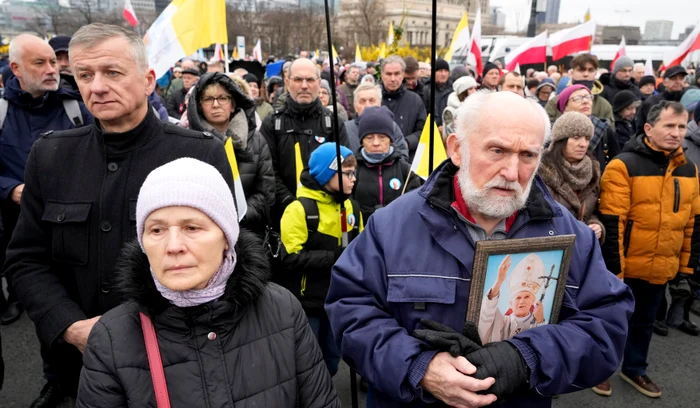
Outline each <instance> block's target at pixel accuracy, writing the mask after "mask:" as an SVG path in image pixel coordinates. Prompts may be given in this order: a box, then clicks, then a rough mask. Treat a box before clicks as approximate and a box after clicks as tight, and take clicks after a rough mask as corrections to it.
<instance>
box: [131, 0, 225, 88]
mask: <svg viewBox="0 0 700 408" xmlns="http://www.w3.org/2000/svg"><path fill="white" fill-rule="evenodd" d="M143 41H144V42H145V43H146V50H147V53H148V63H149V65H150V67H151V68H153V70H155V72H156V78H160V77H161V76H163V75H164V74H165V73H166V72H167V71H168V70H169V69H170V67H172V66H173V65H174V64H175V62H177V61H178V60H179V59H181V58H183V57H186V56H188V55H191V54H192V53H194V52H195V51H197V49H198V48H206V47H209V46H210V45H211V44H214V43H221V44H228V34H227V31H226V2H225V0H173V1H172V2H171V3H170V4H169V5H168V7H166V8H165V10H163V12H162V13H161V15H160V16H158V18H157V19H156V21H155V22H153V25H151V28H149V29H148V32H147V33H146V35H145V36H144V38H143Z"/></svg>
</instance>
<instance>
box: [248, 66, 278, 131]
mask: <svg viewBox="0 0 700 408" xmlns="http://www.w3.org/2000/svg"><path fill="white" fill-rule="evenodd" d="M243 79H245V80H246V82H248V85H249V86H250V93H251V97H252V98H253V101H254V102H255V111H256V112H257V113H258V116H259V117H260V120H265V118H266V117H267V116H268V115H269V114H271V113H272V112H273V111H274V109H272V105H270V104H269V103H267V101H265V99H266V98H265V91H266V89H265V87H264V86H262V81H261V80H260V79H259V78H258V77H257V76H255V75H254V74H251V73H247V74H245V75H243Z"/></svg>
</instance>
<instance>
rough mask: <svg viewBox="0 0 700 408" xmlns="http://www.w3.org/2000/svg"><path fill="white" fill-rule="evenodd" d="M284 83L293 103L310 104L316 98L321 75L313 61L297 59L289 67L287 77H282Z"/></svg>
mask: <svg viewBox="0 0 700 408" xmlns="http://www.w3.org/2000/svg"><path fill="white" fill-rule="evenodd" d="M284 83H285V85H286V86H287V91H288V92H289V96H291V98H292V99H293V100H294V102H296V103H299V104H302V105H304V104H310V103H312V102H313V101H315V100H316V99H317V98H318V94H319V90H320V88H321V73H320V72H319V70H318V67H316V64H314V63H313V61H311V60H310V59H306V58H299V59H297V60H295V61H294V62H292V65H290V66H289V75H288V76H285V77H284Z"/></svg>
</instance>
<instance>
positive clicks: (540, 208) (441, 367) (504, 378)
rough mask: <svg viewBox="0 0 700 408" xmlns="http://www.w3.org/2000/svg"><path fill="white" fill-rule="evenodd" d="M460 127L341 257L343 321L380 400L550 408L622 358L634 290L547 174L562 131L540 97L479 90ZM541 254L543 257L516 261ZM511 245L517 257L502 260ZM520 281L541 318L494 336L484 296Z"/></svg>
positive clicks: (338, 327) (351, 357)
mask: <svg viewBox="0 0 700 408" xmlns="http://www.w3.org/2000/svg"><path fill="white" fill-rule="evenodd" d="M455 131H456V133H455V134H451V135H449V136H448V138H447V141H446V147H447V152H448V157H450V159H448V160H447V161H445V162H444V163H442V164H440V165H439V166H438V168H437V169H436V170H435V171H434V172H433V173H432V175H431V176H430V178H429V179H428V181H427V182H426V184H425V185H424V186H423V187H421V188H420V189H417V190H415V191H413V192H410V193H407V194H405V195H404V196H403V197H401V198H399V199H397V200H396V201H394V202H393V203H392V204H390V205H389V206H388V207H387V208H386V209H384V210H381V211H378V212H377V213H376V214H375V215H373V216H372V219H371V220H370V221H369V223H368V225H367V226H366V228H365V232H364V233H363V234H361V235H360V236H359V237H358V238H357V239H355V240H354V241H353V242H352V243H351V244H350V246H348V248H346V250H345V251H344V252H343V254H342V256H341V257H340V258H339V259H338V262H337V263H336V265H335V267H334V268H333V272H332V276H331V286H330V290H329V294H328V298H327V299H326V311H327V312H328V316H329V318H330V322H331V326H332V328H333V333H334V335H335V338H336V341H337V342H338V344H339V347H340V350H341V354H342V356H343V358H344V359H345V361H346V362H347V363H348V364H349V365H350V366H352V367H354V368H356V369H357V371H358V373H359V374H361V375H362V377H363V378H365V379H366V380H367V381H368V383H369V385H370V389H369V392H368V396H367V405H368V406H373V407H378V406H380V407H385V406H399V405H401V404H405V405H404V406H410V407H422V406H430V405H431V404H432V403H436V402H437V403H439V402H443V403H445V404H447V405H449V406H457V407H481V406H487V405H490V404H493V403H494V402H496V401H497V400H503V401H504V404H503V405H500V406H501V407H524V406H527V407H550V406H551V396H552V395H556V394H562V393H567V392H574V391H577V390H580V389H584V388H588V387H591V386H593V385H595V384H597V383H598V382H600V381H601V380H603V379H605V378H606V376H608V375H610V374H611V373H613V372H614V371H615V369H616V368H617V366H618V364H619V363H620V356H621V354H622V351H623V349H624V344H625V337H626V334H627V320H628V318H629V316H630V314H631V312H632V309H633V305H634V300H633V298H632V295H631V292H630V290H629V289H628V288H627V287H626V286H625V285H624V284H623V283H622V282H620V280H619V279H617V278H616V277H615V275H613V274H612V273H610V272H609V271H608V270H607V269H606V267H605V263H604V262H603V258H602V256H601V252H600V247H599V246H598V242H597V241H596V238H595V235H594V233H593V231H592V230H591V229H590V228H588V227H587V226H586V225H585V224H583V223H580V222H578V221H577V220H576V219H575V218H574V217H573V216H572V215H571V214H570V213H569V212H568V211H566V210H565V209H564V208H563V207H561V206H560V205H559V204H557V203H556V202H555V201H554V199H553V198H552V197H551V195H550V194H549V192H548V191H547V188H546V187H545V185H544V184H543V183H542V181H541V180H540V179H539V178H538V177H537V176H536V172H537V168H538V166H539V163H540V158H541V156H542V153H543V149H544V146H545V144H546V142H547V141H548V139H549V138H550V126H549V119H548V117H547V115H546V113H545V111H544V110H543V109H542V108H541V107H540V106H539V105H537V103H536V102H533V101H529V100H526V99H523V98H522V97H518V96H516V95H514V94H512V93H509V92H501V93H476V94H474V95H472V96H470V97H469V98H468V99H467V100H466V101H465V102H464V104H463V105H462V106H461V107H460V108H459V110H458V111H457V119H456V127H455ZM397 237H403V238H404V239H397ZM530 254H534V256H536V257H537V258H539V260H540V261H541V262H542V265H541V266H537V268H533V266H534V265H535V263H536V262H534V261H533V262H534V263H533V262H531V263H530V264H527V262H526V264H525V265H524V268H525V269H526V271H523V272H518V265H519V264H520V263H521V262H522V259H527V258H528V256H530ZM507 257H510V259H511V260H512V261H508V262H512V265H515V266H514V267H513V268H511V267H510V266H511V265H507V266H505V268H501V264H502V263H503V262H504V260H505V258H507ZM530 259H533V258H532V257H530ZM528 265H529V266H530V270H529V271H528V270H527V267H528ZM499 269H505V272H503V273H499V272H498V271H499ZM496 283H498V288H497V289H498V290H492V289H494V287H495V284H496ZM518 287H521V288H522V287H526V288H527V290H525V291H524V292H525V293H527V294H528V297H529V298H531V299H529V300H528V301H527V302H530V301H532V303H527V302H526V303H523V304H522V305H520V306H518V305H517V302H515V303H513V304H514V305H515V306H516V308H519V307H520V308H522V309H523V310H522V311H518V312H517V314H516V316H517V315H520V316H521V317H522V318H523V319H530V321H531V320H532V319H533V318H534V319H535V320H536V321H535V323H534V324H531V326H532V327H525V325H523V326H522V327H520V330H517V327H516V328H514V329H513V330H512V331H513V333H511V329H508V331H507V333H506V332H503V333H504V335H499V336H495V337H494V336H492V337H491V338H482V336H481V335H480V334H483V333H484V325H483V322H481V316H480V309H484V310H486V308H487V307H488V306H487V305H486V304H485V303H484V299H488V297H489V292H490V293H491V297H492V298H493V299H495V298H496V297H497V296H496V295H497V294H496V293H495V292H496V291H498V292H499V294H500V296H503V297H504V298H503V299H501V300H499V302H498V304H497V306H498V307H499V309H500V310H501V311H502V310H504V308H505V309H506V310H507V309H508V308H509V306H508V307H507V303H508V302H509V301H510V299H511V293H509V294H508V296H507V297H506V296H505V291H506V290H507V292H513V291H515V292H516V293H522V292H523V291H522V290H518ZM501 301H503V302H505V303H504V304H501V303H500V302H501ZM538 307H539V308H541V310H538ZM484 313H486V312H484ZM506 313H507V311H506ZM512 313H515V312H512ZM538 318H539V321H537V319H538ZM502 323H503V322H502ZM545 323H546V324H545ZM528 324H529V323H528ZM502 327H503V325H501V328H502ZM499 330H500V329H499ZM515 331H517V333H515ZM492 333H493V330H492ZM511 335H512V337H511Z"/></svg>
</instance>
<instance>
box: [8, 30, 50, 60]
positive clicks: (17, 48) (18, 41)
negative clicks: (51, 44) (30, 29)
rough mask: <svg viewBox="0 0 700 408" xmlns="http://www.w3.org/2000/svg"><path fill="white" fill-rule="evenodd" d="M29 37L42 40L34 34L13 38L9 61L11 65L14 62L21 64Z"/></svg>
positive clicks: (23, 34)
mask: <svg viewBox="0 0 700 408" xmlns="http://www.w3.org/2000/svg"><path fill="white" fill-rule="evenodd" d="M29 37H34V38H36V39H37V40H41V38H40V37H37V36H36V35H34V34H31V33H22V34H20V35H18V36H16V37H15V38H13V39H12V41H10V50H9V52H8V59H9V60H10V63H12V62H14V63H19V60H21V59H22V54H23V52H24V44H23V43H24V42H26V40H27V39H28V38H29ZM47 44H48V43H47Z"/></svg>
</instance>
